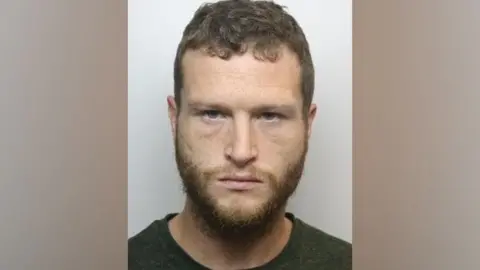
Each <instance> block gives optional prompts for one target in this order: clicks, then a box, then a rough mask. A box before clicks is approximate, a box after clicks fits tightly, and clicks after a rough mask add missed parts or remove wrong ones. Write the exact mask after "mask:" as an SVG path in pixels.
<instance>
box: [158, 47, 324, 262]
mask: <svg viewBox="0 0 480 270" xmlns="http://www.w3.org/2000/svg"><path fill="white" fill-rule="evenodd" d="M183 71H184V89H183V92H182V97H181V98H182V101H181V106H180V107H178V106H177V104H175V101H174V98H173V97H172V96H170V97H168V99H167V101H168V108H169V117H170V123H171V128H172V135H173V136H174V138H175V141H176V158H177V165H178V167H179V172H180V175H181V176H182V180H183V184H184V186H185V187H186V193H187V199H186V204H185V207H184V209H183V211H182V212H181V213H179V215H178V216H176V217H175V218H174V219H173V220H172V221H171V222H170V224H169V227H170V231H171V233H172V236H173V237H174V239H175V240H176V241H177V242H178V244H179V245H180V246H181V247H182V248H183V249H184V250H185V251H186V252H187V253H188V254H189V255H190V256H191V257H192V258H193V259H194V260H196V261H197V262H199V263H200V264H202V265H205V266H207V267H209V268H213V269H247V268H252V267H256V266H259V265H262V264H265V263H267V262H268V261H269V260H271V259H273V258H274V257H275V256H277V255H278V254H279V253H280V252H281V250H282V249H283V248H284V247H285V245H286V243H287V242H288V238H289V236H290V231H291V227H292V224H291V223H290V221H288V220H287V219H286V218H285V216H284V214H285V206H286V203H287V200H288V198H289V197H290V196H291V195H292V193H293V192H294V191H295V189H296V186H297V184H298V181H299V179H300V176H301V173H302V172H303V165H304V160H305V155H306V153H307V148H308V139H309V137H310V134H311V127H312V122H313V119H314V117H315V114H316V106H315V105H314V104H312V105H311V106H310V108H309V110H308V114H307V115H303V99H302V94H301V91H300V85H301V84H300V83H301V81H300V65H299V62H298V60H297V58H296V57H295V55H294V54H293V53H292V52H291V51H289V50H288V49H286V48H281V57H280V58H279V59H278V60H277V61H275V62H273V63H272V62H266V61H259V60H256V59H255V58H254V57H253V55H252V53H251V52H247V53H246V54H244V55H241V56H233V57H232V58H231V59H229V60H228V61H225V60H222V59H219V58H217V57H210V56H208V55H206V54H205V53H203V52H202V51H191V50H190V51H187V52H186V54H185V56H184V58H183ZM232 173H237V174H249V175H251V176H252V175H253V176H255V177H256V178H257V179H259V180H260V183H258V184H256V185H255V186H254V188H252V189H250V190H247V191H242V192H237V191H232V190H230V189H228V188H225V187H224V186H222V185H221V184H220V181H219V178H221V177H222V176H225V175H229V174H232ZM212 213H215V215H213V214H212Z"/></svg>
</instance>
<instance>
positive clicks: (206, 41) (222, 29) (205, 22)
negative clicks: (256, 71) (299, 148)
mask: <svg viewBox="0 0 480 270" xmlns="http://www.w3.org/2000/svg"><path fill="white" fill-rule="evenodd" d="M282 45H283V46H286V47H287V48H289V49H290V50H291V51H292V52H293V53H295V54H296V56H297V57H298V60H299V63H300V66H301V91H302V98H303V109H304V113H307V111H308V108H309V107H310V104H311V102H312V98H313V92H314V83H315V82H314V77H315V76H314V67H313V62H312V58H311V54H310V49H309V44H308V42H307V39H306V37H305V34H304V33H303V30H302V28H301V27H300V26H299V24H298V23H297V21H296V20H295V19H294V18H293V16H291V15H290V14H288V13H287V12H286V11H285V7H283V6H281V5H278V4H276V3H274V2H272V1H254V0H221V1H218V2H215V3H207V4H204V5H202V6H201V7H199V8H198V9H197V11H196V12H195V14H194V15H193V18H192V19H191V20H190V22H189V23H188V24H187V26H186V27H185V30H184V32H183V36H182V39H181V41H180V44H179V45H178V48H177V54H176V57H175V62H174V94H175V102H176V103H177V106H179V107H180V102H181V98H180V96H181V91H182V88H183V73H182V64H181V62H182V58H183V56H184V54H185V52H186V51H187V50H197V49H204V50H205V51H206V52H207V53H208V54H209V55H211V56H215V57H219V58H221V59H224V60H228V59H229V58H230V57H231V56H232V55H243V54H244V53H246V52H247V51H248V50H249V49H250V51H252V52H253V55H254V57H255V58H256V59H258V60H261V61H272V62H273V61H275V60H276V59H277V58H278V56H279V52H280V50H279V49H280V48H281V46H282Z"/></svg>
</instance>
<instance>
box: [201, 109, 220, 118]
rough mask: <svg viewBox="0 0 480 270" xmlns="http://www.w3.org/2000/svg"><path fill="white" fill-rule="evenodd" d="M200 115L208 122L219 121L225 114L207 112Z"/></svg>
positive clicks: (214, 111) (213, 111) (212, 111)
mask: <svg viewBox="0 0 480 270" xmlns="http://www.w3.org/2000/svg"><path fill="white" fill-rule="evenodd" d="M200 115H201V116H202V117H203V118H205V119H206V120H218V119H221V118H223V114H222V113H221V112H219V111H216V110H205V111H202V112H201V113H200Z"/></svg>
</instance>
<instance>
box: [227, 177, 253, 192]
mask: <svg viewBox="0 0 480 270" xmlns="http://www.w3.org/2000/svg"><path fill="white" fill-rule="evenodd" d="M261 183H262V181H260V180H259V179H257V178H255V177H252V176H226V177H222V178H220V179H219V181H218V184H219V185H220V186H222V187H224V188H226V189H229V190H235V191H246V190H251V189H253V188H255V187H256V186H258V185H259V184H261Z"/></svg>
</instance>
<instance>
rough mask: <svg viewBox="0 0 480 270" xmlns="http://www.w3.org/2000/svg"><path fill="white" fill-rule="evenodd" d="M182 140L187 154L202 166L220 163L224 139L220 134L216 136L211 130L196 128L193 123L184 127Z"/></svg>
mask: <svg viewBox="0 0 480 270" xmlns="http://www.w3.org/2000/svg"><path fill="white" fill-rule="evenodd" d="M181 130H182V133H183V136H182V141H181V143H183V144H184V146H185V147H184V149H186V151H185V154H187V155H188V156H189V158H190V159H191V160H192V162H194V163H195V164H197V165H198V166H200V167H211V166H215V165H218V164H219V163H220V162H221V160H220V159H221V157H222V153H223V152H222V151H223V148H222V141H221V140H220V138H219V136H218V135H217V136H214V135H213V134H212V132H211V131H209V130H205V128H203V129H201V128H200V129H199V128H196V127H195V126H193V125H190V126H188V127H183V128H182V129H181Z"/></svg>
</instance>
